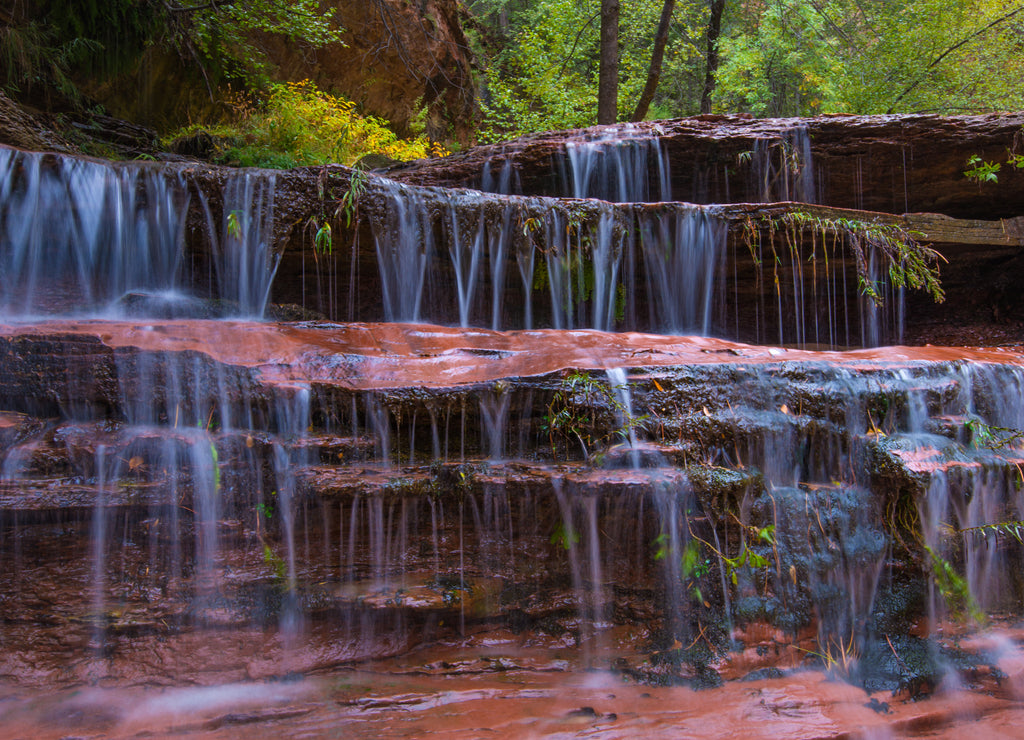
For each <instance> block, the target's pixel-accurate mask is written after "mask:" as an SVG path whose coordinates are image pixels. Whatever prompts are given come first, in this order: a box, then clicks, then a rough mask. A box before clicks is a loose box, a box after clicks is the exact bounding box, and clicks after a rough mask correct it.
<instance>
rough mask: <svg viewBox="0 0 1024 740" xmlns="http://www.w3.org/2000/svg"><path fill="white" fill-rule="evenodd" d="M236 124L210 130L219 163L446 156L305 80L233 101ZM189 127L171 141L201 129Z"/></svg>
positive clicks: (270, 163)
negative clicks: (255, 98)
mask: <svg viewBox="0 0 1024 740" xmlns="http://www.w3.org/2000/svg"><path fill="white" fill-rule="evenodd" d="M235 108H236V111H237V113H238V121H237V123H235V124H233V125H224V126H217V127H211V128H208V129H206V130H209V131H210V133H212V134H214V135H215V136H216V137H218V138H219V139H220V140H221V141H222V142H223V144H222V148H221V154H220V156H219V157H218V160H219V161H221V162H223V163H225V164H234V165H239V166H243V167H272V168H280V169H286V168H290V167H297V166H301V165H316V164H324V163H326V162H337V163H341V164H353V163H354V162H355V161H356V160H358V159H359V158H360V157H363V156H365V155H366V154H383V155H385V156H387V157H390V158H392V159H397V160H409V159H419V158H422V157H428V156H431V155H432V154H434V155H438V156H440V155H444V154H447V151H446V150H445V149H444V148H443V147H440V146H439V145H436V144H431V142H430V141H428V140H427V139H426V138H425V137H423V136H420V137H417V138H415V139H399V138H398V137H397V136H396V135H395V134H394V132H392V131H391V130H390V129H389V128H388V127H387V123H386V122H385V121H383V120H381V119H379V118H374V117H372V116H363V115H360V114H359V113H358V112H357V111H356V105H355V103H353V102H352V101H350V100H346V99H344V98H340V97H335V96H333V95H328V94H327V93H325V92H322V91H321V90H318V89H317V88H316V86H315V85H314V84H313V83H312V82H309V81H308V80H306V81H303V82H289V83H284V84H275V85H271V86H270V89H269V92H268V93H267V95H266V97H265V99H264V100H262V101H257V102H256V104H252V103H250V101H248V100H247V99H244V98H243V99H239V100H237V101H236V106H235ZM201 128H203V127H201V126H190V127H189V128H187V129H184V130H182V131H179V132H177V133H175V134H173V135H172V136H171V137H170V138H172V139H173V138H178V137H182V136H187V135H189V134H190V133H193V132H195V131H196V130H198V129H201Z"/></svg>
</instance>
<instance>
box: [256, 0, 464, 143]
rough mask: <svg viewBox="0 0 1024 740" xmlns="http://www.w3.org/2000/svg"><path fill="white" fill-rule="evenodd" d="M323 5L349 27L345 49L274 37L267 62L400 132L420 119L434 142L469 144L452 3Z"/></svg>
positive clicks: (384, 0) (387, 0) (459, 12)
mask: <svg viewBox="0 0 1024 740" xmlns="http://www.w3.org/2000/svg"><path fill="white" fill-rule="evenodd" d="M328 4H329V5H330V6H332V7H333V8H335V9H336V12H337V18H338V21H339V23H340V24H341V25H342V26H343V27H344V28H345V30H346V33H345V44H346V46H345V47H338V46H331V47H328V48H325V49H321V50H318V51H316V52H313V53H310V52H308V50H307V51H304V50H301V49H297V48H296V47H295V45H294V44H290V43H288V42H287V41H285V40H283V39H274V40H272V41H271V42H270V43H269V44H268V48H269V51H270V58H271V59H272V61H273V62H274V63H275V64H277V65H278V66H279V68H280V71H281V73H282V75H283V76H285V77H286V78H288V79H303V78H309V79H312V80H313V81H315V82H316V83H317V85H319V86H320V87H321V88H322V89H325V90H330V91H334V92H337V93H340V94H344V95H346V96H347V97H349V98H352V99H353V100H355V101H356V102H357V103H359V104H360V105H362V106H363V107H364V109H365V110H366V111H367V112H368V113H371V114H373V115H376V116H381V117H383V118H385V119H387V120H388V121H390V122H391V124H392V125H393V126H394V127H395V130H396V132H397V133H398V134H399V135H406V134H408V133H410V132H411V130H412V128H413V127H414V126H415V124H416V123H417V122H421V123H422V124H423V125H425V130H426V133H427V135H428V136H430V137H431V138H432V139H437V140H441V141H449V140H452V139H454V140H457V141H460V142H463V143H467V142H469V141H470V139H471V138H472V135H473V129H474V128H475V124H476V122H477V120H478V117H479V109H478V107H477V103H476V89H475V87H474V82H473V77H472V66H473V58H472V54H471V53H470V50H469V45H468V43H467V41H466V37H465V34H464V33H463V30H462V23H463V21H464V19H465V11H464V10H463V9H462V8H461V7H460V4H459V3H458V2H457V0H419V2H415V3H413V2H410V1H409V0H364V1H363V2H348V1H347V0H332V1H331V2H330V3H328Z"/></svg>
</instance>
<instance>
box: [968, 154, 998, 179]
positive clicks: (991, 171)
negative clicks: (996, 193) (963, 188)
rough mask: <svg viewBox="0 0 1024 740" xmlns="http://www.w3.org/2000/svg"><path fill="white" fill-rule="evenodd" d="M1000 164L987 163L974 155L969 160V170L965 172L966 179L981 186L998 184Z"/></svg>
mask: <svg viewBox="0 0 1024 740" xmlns="http://www.w3.org/2000/svg"><path fill="white" fill-rule="evenodd" d="M999 167H1000V165H999V163H998V162H986V161H984V160H983V159H982V158H981V157H979V156H978V155H977V154H972V155H971V156H970V157H969V158H968V159H967V169H966V170H964V177H966V178H967V179H968V180H971V181H972V182H976V183H978V184H979V185H980V184H981V183H983V182H998V181H999V175H998V174H997V173H998V172H999Z"/></svg>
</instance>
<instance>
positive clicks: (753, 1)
mask: <svg viewBox="0 0 1024 740" xmlns="http://www.w3.org/2000/svg"><path fill="white" fill-rule="evenodd" d="M470 7H471V9H472V11H473V13H474V14H475V16H476V18H477V23H478V26H479V28H480V33H479V48H478V50H477V53H478V56H479V57H480V58H481V61H482V65H483V68H484V75H483V78H484V93H483V104H484V110H485V113H486V123H485V128H484V132H483V133H484V137H485V138H500V137H502V136H507V135H514V134H518V133H522V132H525V131H531V130H539V129H546V128H565V127H574V126H582V125H589V124H591V123H594V122H596V120H597V90H598V80H597V76H598V69H599V61H600V52H601V43H600V26H601V24H600V15H601V0H476V1H475V2H473V3H471V6H470ZM666 11H667V14H668V15H667V17H668V22H667V27H665V26H664V25H662V24H659V21H660V20H662V18H661V16H662V15H664V14H665V12H666ZM659 28H660V30H661V31H662V32H663V33H664V34H665V39H664V43H665V45H664V58H663V62H662V69H661V70H660V74H659V75H658V77H659V79H658V81H657V86H656V89H655V90H654V92H653V94H650V104H649V109H648V110H647V111H646V113H647V117H650V118H657V117H677V116H684V115H692V114H696V113H699V112H701V111H702V108H703V111H704V112H748V113H752V114H754V115H757V116H798V115H814V114H817V113H915V112H930V113H965V112H985V111H992V110H1007V109H1017V108H1021V107H1024V87H1022V86H1021V85H1020V83H1019V81H1020V80H1021V79H1022V77H1024V75H1022V73H1024V46H1022V44H1024V2H1020V1H1019V0H1018V1H1016V2H1010V1H1007V0H747V1H740V0H678V1H676V2H666V0H634V1H633V2H630V3H622V5H621V12H620V29H619V50H620V61H619V85H618V114H619V115H618V118H619V120H628V119H629V118H631V117H633V116H632V114H633V113H635V112H636V109H637V108H638V107H639V108H640V109H643V107H644V106H643V105H641V106H638V103H639V102H641V99H642V93H643V90H644V87H645V83H647V82H648V80H649V78H650V76H651V75H649V74H648V73H649V71H651V62H652V54H651V49H652V47H653V46H654V42H655V38H656V37H657V35H658V33H659ZM648 92H649V93H650V91H648ZM702 99H703V105H702Z"/></svg>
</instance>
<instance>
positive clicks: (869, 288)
mask: <svg viewBox="0 0 1024 740" xmlns="http://www.w3.org/2000/svg"><path fill="white" fill-rule="evenodd" d="M761 229H764V230H767V231H768V232H769V234H770V235H774V234H775V232H776V230H782V231H784V232H787V231H788V232H789V234H788V238H787V239H786V242H787V244H788V246H789V248H790V249H791V250H794V252H795V251H796V250H798V249H799V244H800V239H798V238H797V235H796V233H795V231H796V230H801V229H810V230H812V231H815V232H817V233H819V234H821V235H822V236H823V237H824V236H828V235H831V236H832V237H834V239H835V240H840V239H841V240H842V243H843V245H844V246H845V247H846V248H847V249H849V250H850V251H851V252H852V253H853V257H854V260H855V262H856V266H857V276H858V279H859V281H860V286H861V291H862V292H863V293H864V294H865V295H866V296H868V297H869V298H871V300H872V301H874V302H875V303H876V304H877V305H881V304H882V302H883V297H882V294H881V293H880V292H879V291H878V286H877V285H876V284H875V282H874V278H873V277H872V275H871V272H870V268H869V265H870V257H871V253H872V252H873V253H874V254H875V256H878V257H880V258H881V259H882V260H883V263H884V264H885V266H886V269H887V272H888V274H889V280H890V282H891V284H892V285H893V287H896V288H903V287H907V288H912V289H914V290H923V291H925V292H926V293H928V294H929V295H930V296H931V297H932V299H933V300H935V302H936V303H941V302H942V301H943V300H945V294H944V293H943V290H942V285H941V284H940V282H939V261H940V260H942V255H940V254H939V253H938V252H937V251H935V250H934V249H932V248H931V247H928V246H925V245H923V244H921V243H920V242H919V241H918V238H919V237H920V236H921V234H919V233H917V232H912V231H908V230H907V229H904V228H903V227H901V226H898V225H895V224H878V223H873V222H869V221H860V220H856V219H848V218H822V217H820V216H816V215H814V214H811V213H806V212H803V211H791V212H789V213H786V214H784V215H782V216H778V217H771V218H767V219H764V220H763V221H762V222H761V223H760V224H758V225H754V224H751V225H750V227H749V228H748V229H747V230H746V232H745V238H746V241H747V244H748V247H750V250H751V253H752V254H754V253H755V251H756V248H757V247H759V246H760V243H761V241H760V240H761V237H760V230H761ZM824 241H825V240H824V239H822V242H824ZM818 246H819V245H818V244H817V242H813V243H812V248H811V249H812V253H811V254H810V255H802V258H803V259H815V258H816V250H817V249H818ZM768 247H769V248H770V249H771V251H772V255H773V257H774V259H775V261H776V263H777V262H778V261H779V256H778V254H776V251H775V250H776V246H775V242H774V240H773V239H769V243H768ZM797 256H798V257H800V256H801V255H799V254H798V255H797ZM825 258H826V260H827V259H828V254H827V250H826V254H825ZM755 262H758V263H759V257H758V256H756V255H755Z"/></svg>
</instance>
